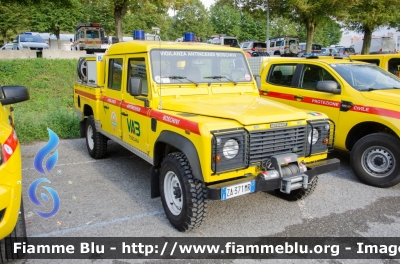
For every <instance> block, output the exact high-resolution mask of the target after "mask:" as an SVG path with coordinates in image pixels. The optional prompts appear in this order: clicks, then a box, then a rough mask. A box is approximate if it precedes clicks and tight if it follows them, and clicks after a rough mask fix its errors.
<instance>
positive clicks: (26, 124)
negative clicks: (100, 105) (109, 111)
mask: <svg viewBox="0 0 400 264" xmlns="http://www.w3.org/2000/svg"><path fill="white" fill-rule="evenodd" d="M77 62H78V60H77V59H71V60H65V59H58V60H48V59H42V58H36V59H29V60H21V59H16V60H2V61H1V63H0V85H2V86H4V85H22V86H25V87H26V88H27V89H28V91H29V94H30V99H29V100H28V101H25V102H22V103H18V104H15V105H14V109H15V111H14V117H15V129H16V131H17V134H18V138H19V140H20V142H21V143H30V142H33V141H47V140H48V138H49V135H48V133H47V127H48V128H50V129H51V130H53V131H54V132H55V133H56V134H57V135H58V136H59V137H60V138H78V137H79V118H78V116H77V115H76V114H75V112H74V108H73V83H74V81H75V75H76V65H77Z"/></svg>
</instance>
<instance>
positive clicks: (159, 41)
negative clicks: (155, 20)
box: [151, 27, 162, 110]
mask: <svg viewBox="0 0 400 264" xmlns="http://www.w3.org/2000/svg"><path fill="white" fill-rule="evenodd" d="M151 30H152V31H154V40H156V37H157V36H158V35H157V34H160V28H158V27H152V28H151ZM158 43H159V47H160V50H159V52H160V101H159V103H158V110H162V96H161V90H162V89H161V86H162V78H161V76H162V74H161V38H160V37H159V36H158Z"/></svg>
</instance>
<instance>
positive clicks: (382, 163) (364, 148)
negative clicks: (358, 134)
mask: <svg viewBox="0 0 400 264" xmlns="http://www.w3.org/2000/svg"><path fill="white" fill-rule="evenodd" d="M399 158H400V140H399V138H397V137H395V136H392V135H389V134H384V133H375V134H370V135H367V136H365V137H363V138H361V139H360V140H358V141H357V143H356V144H355V145H354V147H353V149H352V150H351V153H350V165H351V167H352V168H353V171H354V174H355V175H356V176H357V178H358V179H359V180H360V181H361V182H363V183H365V184H368V185H372V186H375V187H381V188H386V187H391V186H394V185H396V184H398V183H399V182H400V167H399V165H400V164H399V162H400V160H399Z"/></svg>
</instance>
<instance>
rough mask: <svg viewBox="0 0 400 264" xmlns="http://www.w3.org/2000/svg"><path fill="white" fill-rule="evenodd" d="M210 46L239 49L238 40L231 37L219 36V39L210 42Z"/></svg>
mask: <svg viewBox="0 0 400 264" xmlns="http://www.w3.org/2000/svg"><path fill="white" fill-rule="evenodd" d="M211 44H214V45H222V46H229V47H235V48H239V41H238V39H237V38H236V37H231V36H223V35H221V36H219V37H215V38H213V39H212V40H211Z"/></svg>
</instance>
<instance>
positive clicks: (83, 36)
mask: <svg viewBox="0 0 400 264" xmlns="http://www.w3.org/2000/svg"><path fill="white" fill-rule="evenodd" d="M80 34H81V35H80V37H79V38H85V31H84V30H82V31H81V33H80Z"/></svg>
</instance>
